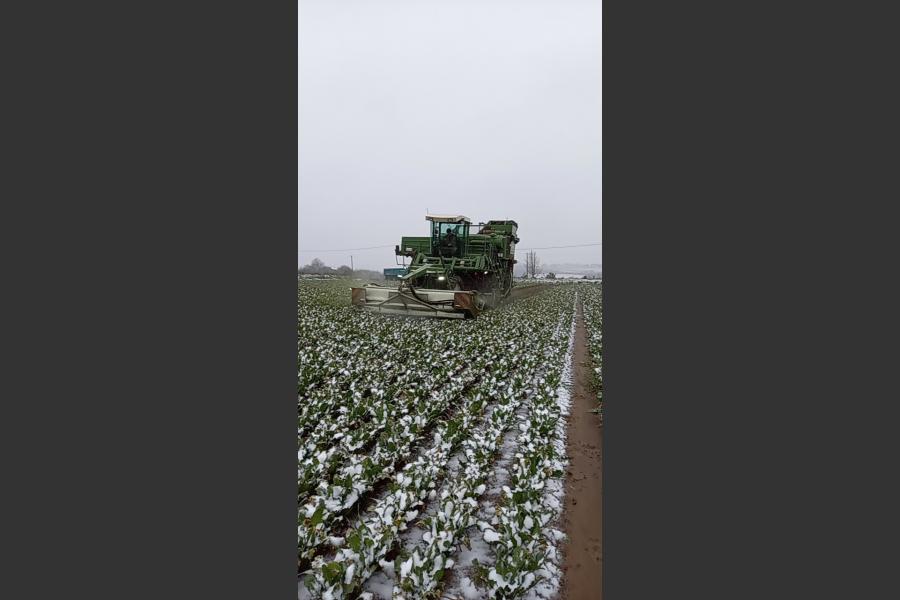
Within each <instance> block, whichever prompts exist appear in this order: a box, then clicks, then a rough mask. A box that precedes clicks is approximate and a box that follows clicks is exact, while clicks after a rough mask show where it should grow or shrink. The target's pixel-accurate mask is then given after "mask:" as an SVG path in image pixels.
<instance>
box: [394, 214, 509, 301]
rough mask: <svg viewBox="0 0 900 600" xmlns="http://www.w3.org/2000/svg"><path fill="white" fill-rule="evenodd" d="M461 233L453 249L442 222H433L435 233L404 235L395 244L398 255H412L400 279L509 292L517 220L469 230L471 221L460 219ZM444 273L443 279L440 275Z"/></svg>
mask: <svg viewBox="0 0 900 600" xmlns="http://www.w3.org/2000/svg"><path fill="white" fill-rule="evenodd" d="M456 225H458V226H459V231H460V235H459V236H458V240H457V243H456V244H455V246H451V247H452V248H453V249H452V250H451V251H446V247H445V246H444V241H445V239H446V236H444V235H442V234H441V231H440V227H439V226H440V224H439V223H436V222H432V235H431V236H427V237H413V236H405V237H403V238H402V240H401V243H400V245H399V246H397V248H396V254H397V255H398V256H405V257H410V258H412V262H411V263H410V265H409V272H408V273H407V274H406V275H405V276H403V277H401V278H400V279H401V281H409V282H416V283H417V284H418V285H419V286H425V287H428V288H434V289H457V288H458V289H463V290H477V291H481V292H491V291H498V290H500V291H502V292H504V293H508V291H509V287H510V286H511V284H512V269H513V265H514V264H515V262H516V260H515V244H516V242H518V241H519V238H518V237H517V236H516V232H517V229H518V224H517V223H516V222H515V221H488V222H487V223H482V224H480V225H478V226H477V227H478V231H477V233H471V234H470V233H469V227H470V224H469V223H466V222H462V221H459V222H457V223H456ZM440 277H443V279H439V278H440Z"/></svg>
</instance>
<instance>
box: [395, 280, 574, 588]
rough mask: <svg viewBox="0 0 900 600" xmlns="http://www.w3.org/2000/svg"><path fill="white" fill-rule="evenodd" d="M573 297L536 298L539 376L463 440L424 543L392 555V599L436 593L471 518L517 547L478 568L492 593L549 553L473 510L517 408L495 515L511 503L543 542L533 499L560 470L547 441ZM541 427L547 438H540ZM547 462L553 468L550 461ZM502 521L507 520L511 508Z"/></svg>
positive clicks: (539, 510)
mask: <svg viewBox="0 0 900 600" xmlns="http://www.w3.org/2000/svg"><path fill="white" fill-rule="evenodd" d="M573 296H574V295H573V288H571V287H565V288H557V289H553V290H548V291H546V292H544V293H542V294H541V296H540V297H536V298H535V304H537V305H538V306H541V307H542V310H545V311H546V315H547V317H549V318H543V319H542V318H540V317H533V320H532V323H535V324H540V325H541V326H542V327H540V328H539V329H535V331H534V332H533V335H534V336H535V339H534V341H533V343H532V356H533V357H534V358H535V368H534V370H533V371H532V373H538V374H539V375H538V377H537V379H536V381H532V382H531V384H532V388H533V389H529V390H528V397H527V404H526V406H525V410H521V411H516V408H517V406H515V405H512V404H508V405H506V406H504V407H503V408H504V410H503V411H502V412H501V411H497V413H496V415H497V419H496V421H495V423H493V425H494V426H493V428H492V429H490V430H489V431H488V432H487V435H483V436H479V435H475V436H472V437H471V438H469V439H467V440H466V441H465V442H464V445H465V454H464V462H463V464H464V468H463V469H462V470H461V471H460V473H459V476H458V478H457V479H456V480H454V481H452V482H450V484H449V486H447V488H445V489H444V490H443V491H442V494H441V496H442V498H441V503H440V505H439V507H438V509H437V510H436V511H435V513H434V514H433V515H431V516H429V517H428V518H427V519H426V520H425V521H424V523H423V525H424V527H425V529H426V532H425V534H424V536H423V538H422V543H421V544H419V545H418V547H415V548H413V549H412V551H411V552H410V551H407V552H406V553H404V554H403V555H402V556H401V557H398V558H397V565H396V567H397V568H396V570H397V573H398V574H399V576H398V585H397V586H395V587H394V599H395V600H401V599H403V600H406V599H411V598H429V597H433V596H435V595H437V593H438V592H439V591H440V589H441V587H442V585H443V576H444V572H445V570H446V569H447V568H448V563H451V561H452V560H453V559H452V555H453V553H454V552H455V551H456V549H457V547H458V545H459V543H460V541H461V540H463V539H465V538H466V536H467V534H466V531H467V530H468V529H469V528H470V527H472V526H474V525H476V524H477V525H478V526H479V527H481V528H482V529H483V530H484V539H485V541H487V542H489V543H492V544H497V543H499V542H501V541H503V535H501V533H498V531H500V532H503V533H507V534H509V536H508V537H509V539H508V540H506V542H507V546H509V547H511V548H514V550H512V551H511V552H509V553H505V552H502V551H501V552H498V553H497V556H496V559H495V566H493V567H490V568H487V567H483V569H484V572H483V573H482V577H481V580H482V581H483V582H485V584H486V587H487V589H486V590H485V591H486V594H489V595H490V597H498V598H515V597H519V596H521V594H523V593H524V592H525V591H527V590H528V589H529V588H530V587H531V586H532V585H534V584H535V583H536V582H537V572H538V570H539V569H540V568H541V567H543V566H544V563H545V562H546V559H547V554H546V553H545V554H543V555H541V554H540V553H539V552H538V550H539V548H538V544H537V543H536V542H532V541H531V540H528V539H525V537H526V536H525V535H524V533H516V532H514V531H512V527H513V525H512V523H505V528H502V527H500V525H499V523H500V521H497V523H498V525H495V526H494V527H491V526H490V525H488V524H487V523H484V522H482V523H478V522H477V521H476V517H475V515H476V513H477V507H478V498H479V497H481V496H482V495H483V494H484V492H485V487H486V486H485V483H486V479H487V477H488V476H489V474H490V473H491V471H492V465H493V463H494V461H495V459H496V458H497V454H498V450H499V448H500V444H501V442H502V439H503V432H504V431H505V430H506V429H507V428H508V427H509V425H511V424H512V423H515V422H516V420H517V419H516V415H518V417H519V418H518V429H519V431H520V434H519V438H518V442H517V443H518V446H519V449H518V452H517V453H516V463H515V464H514V466H513V468H512V474H513V479H512V485H513V486H514V487H513V489H511V488H510V487H506V486H505V487H504V496H503V499H502V500H501V504H500V505H498V507H497V511H498V512H497V515H498V518H499V516H500V515H503V514H504V513H503V511H504V510H505V509H506V508H507V507H514V510H516V509H517V510H518V512H517V513H516V515H517V516H516V517H515V518H516V519H518V522H519V524H520V525H523V523H524V525H528V526H529V531H530V532H532V533H533V535H534V536H535V538H537V539H539V540H540V542H541V543H543V542H544V541H545V538H544V537H543V536H542V535H541V528H542V527H543V526H544V525H546V524H547V523H548V522H549V519H550V518H551V517H552V516H553V514H552V511H550V510H543V508H544V507H543V503H542V502H541V501H539V500H538V498H539V497H541V496H542V493H543V492H542V490H543V489H544V487H545V484H546V479H547V478H548V477H559V476H560V475H561V473H562V471H561V468H562V467H561V464H562V463H561V459H562V457H561V456H560V455H559V452H560V449H559V448H557V447H555V446H554V445H553V443H552V442H553V438H554V436H555V434H556V427H557V424H558V418H559V410H558V406H557V405H556V403H555V398H556V391H557V388H558V386H559V382H560V376H561V372H562V369H563V367H564V363H565V360H566V356H567V353H568V352H569V350H570V346H571V341H572V325H573V323H574V304H573ZM560 316H561V317H562V318H560ZM554 321H555V324H554ZM493 416H494V415H492V417H493ZM538 432H540V433H541V434H542V435H544V437H538V436H537V433H538ZM543 460H545V462H546V464H545V462H542V461H543ZM551 462H552V463H553V468H552V469H551V468H548V467H547V464H549V463H551ZM529 494H530V496H534V498H533V500H534V505H533V506H532V504H527V498H526V497H525V496H527V495H529ZM530 496H529V497H530ZM526 506H527V510H526ZM526 513H530V515H531V516H529V515H528V514H526ZM495 520H496V519H495ZM506 520H507V521H509V520H510V517H509V515H507V518H506ZM541 551H543V550H541Z"/></svg>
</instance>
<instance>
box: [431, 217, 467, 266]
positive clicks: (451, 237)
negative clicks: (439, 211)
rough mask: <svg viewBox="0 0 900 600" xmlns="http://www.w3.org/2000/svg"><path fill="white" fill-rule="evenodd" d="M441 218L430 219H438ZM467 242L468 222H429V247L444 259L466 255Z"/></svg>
mask: <svg viewBox="0 0 900 600" xmlns="http://www.w3.org/2000/svg"><path fill="white" fill-rule="evenodd" d="M439 218H441V217H432V219H439ZM429 220H431V219H429ZM468 241H469V222H468V220H465V219H463V220H459V221H455V222H454V221H443V220H441V221H438V220H431V247H432V248H434V249H435V251H436V252H435V253H436V254H438V255H439V256H443V257H444V258H461V257H462V256H463V255H464V254H465V253H466V244H467V242H468Z"/></svg>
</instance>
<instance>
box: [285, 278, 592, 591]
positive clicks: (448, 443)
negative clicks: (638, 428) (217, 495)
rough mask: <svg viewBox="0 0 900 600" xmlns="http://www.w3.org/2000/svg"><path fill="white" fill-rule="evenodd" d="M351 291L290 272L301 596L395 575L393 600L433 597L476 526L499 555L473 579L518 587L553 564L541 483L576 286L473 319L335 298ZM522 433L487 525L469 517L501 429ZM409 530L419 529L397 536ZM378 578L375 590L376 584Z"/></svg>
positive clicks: (553, 466)
mask: <svg viewBox="0 0 900 600" xmlns="http://www.w3.org/2000/svg"><path fill="white" fill-rule="evenodd" d="M347 287H349V286H347V285H346V282H344V284H343V285H341V284H340V282H338V283H335V282H334V281H315V280H301V281H299V282H298V359H297V374H298V387H297V392H298V422H297V431H298V444H297V473H298V474H297V483H298V513H297V514H298V516H297V526H298V527H297V531H298V536H297V537H298V560H299V565H300V570H301V578H302V579H303V581H304V585H305V588H306V589H305V592H304V593H305V594H308V595H309V596H310V597H313V598H333V599H338V598H356V597H359V596H360V594H361V593H363V591H362V588H363V585H364V584H365V583H366V581H367V580H368V579H369V578H371V577H372V576H373V575H376V574H378V576H379V578H380V579H379V581H386V580H390V581H392V582H394V586H393V590H392V596H393V598H394V599H395V600H399V599H401V598H402V599H406V598H432V597H436V596H438V595H439V594H440V593H441V589H442V586H443V585H444V580H445V575H446V573H447V571H448V570H449V569H452V568H453V566H454V563H455V558H454V556H455V555H456V553H457V552H458V550H459V547H460V544H461V543H465V542H466V540H467V539H468V533H467V532H468V531H471V530H472V529H473V528H475V527H481V528H483V529H484V540H485V541H486V542H488V543H489V544H490V546H491V548H492V553H493V554H494V555H495V556H493V557H492V560H491V563H492V564H491V565H490V568H489V569H488V570H486V571H485V572H484V573H483V575H484V576H483V578H481V581H480V582H479V583H481V584H484V586H486V587H483V588H482V591H483V592H484V593H485V594H488V593H490V594H493V595H495V596H496V597H503V598H513V597H518V596H521V595H522V594H523V593H525V592H526V591H527V590H528V589H530V588H532V587H534V585H535V584H536V583H537V582H538V581H539V580H540V578H541V577H542V575H543V574H545V573H546V568H547V565H548V564H549V563H548V561H550V562H552V560H551V559H552V554H553V545H552V544H551V543H548V540H547V539H546V538H545V537H544V536H543V534H542V531H543V527H544V526H545V525H546V524H547V523H548V522H549V521H550V520H551V519H553V518H554V513H553V510H554V509H553V507H552V506H549V505H548V502H547V499H546V496H547V494H546V491H547V486H548V481H551V480H552V479H553V478H555V477H559V474H560V472H561V467H560V464H561V463H560V456H559V447H558V441H559V440H558V439H557V438H558V422H559V419H560V405H559V403H558V402H557V398H556V392H557V388H558V387H559V386H560V377H561V368H562V367H561V365H562V362H563V357H564V355H565V354H566V349H567V347H568V345H569V339H568V337H567V336H566V335H565V334H566V332H568V330H569V329H570V324H571V323H573V321H572V306H573V298H574V297H575V287H576V286H575V285H558V286H552V287H550V286H548V289H547V290H545V291H543V292H541V293H540V294H536V295H534V296H532V297H530V298H527V299H522V300H519V301H516V302H512V303H509V304H507V305H505V306H503V307H501V308H498V309H495V310H493V311H489V312H486V313H484V314H482V315H481V316H480V317H479V318H478V319H476V320H471V321H470V320H465V321H456V320H453V321H445V320H423V319H406V318H392V317H385V316H382V315H377V314H371V313H366V312H362V311H358V310H356V309H354V308H352V307H349V306H347V305H346V304H347V303H346V301H344V300H342V295H346V296H347V297H349V290H348V289H347ZM578 287H579V288H581V287H582V286H578ZM525 407H527V410H523V408H525ZM516 430H518V434H517V442H516V443H517V447H516V453H515V456H514V458H513V459H512V460H511V462H510V477H509V481H508V485H507V486H506V487H504V489H503V492H502V493H501V494H500V495H499V496H500V500H499V503H498V506H497V508H496V511H495V516H494V517H493V519H492V520H491V522H490V523H488V522H486V521H481V522H478V518H477V517H478V514H479V513H478V506H479V505H478V501H479V499H480V498H482V497H483V496H484V494H485V492H486V484H487V481H488V478H489V477H490V475H491V473H492V469H493V465H494V464H495V462H496V460H497V457H498V454H499V451H500V447H501V445H502V443H503V440H504V436H505V434H506V432H508V431H516ZM457 460H458V462H459V465H458V467H455V468H453V469H448V465H450V464H454V465H455V464H456V463H455V462H454V461H457ZM426 505H427V506H429V507H434V510H429V512H428V514H424V513H425V508H426ZM410 527H412V528H420V529H421V530H422V533H421V535H417V536H406V537H404V536H403V535H402V534H403V532H405V531H409V530H410ZM372 589H373V588H371V587H370V588H368V590H369V591H367V592H364V594H365V595H369V596H371V597H372V600H379V596H383V595H384V594H382V593H375V594H373V593H372V591H371V590H372ZM380 600H387V598H380Z"/></svg>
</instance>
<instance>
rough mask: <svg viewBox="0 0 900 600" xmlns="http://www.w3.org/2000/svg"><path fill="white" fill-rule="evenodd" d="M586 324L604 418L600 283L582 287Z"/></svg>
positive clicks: (598, 410)
mask: <svg viewBox="0 0 900 600" xmlns="http://www.w3.org/2000/svg"><path fill="white" fill-rule="evenodd" d="M581 290H582V293H581V302H582V306H583V307H584V324H585V327H586V328H587V335H588V349H589V350H590V353H591V359H592V360H593V363H594V364H593V385H594V389H595V390H596V391H597V403H598V405H599V406H598V407H597V412H599V413H600V419H601V420H602V419H603V371H602V369H603V288H602V287H601V286H600V284H597V285H591V286H585V287H582V288H581Z"/></svg>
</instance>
